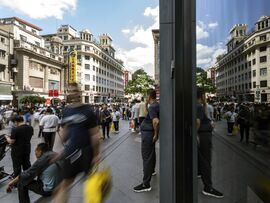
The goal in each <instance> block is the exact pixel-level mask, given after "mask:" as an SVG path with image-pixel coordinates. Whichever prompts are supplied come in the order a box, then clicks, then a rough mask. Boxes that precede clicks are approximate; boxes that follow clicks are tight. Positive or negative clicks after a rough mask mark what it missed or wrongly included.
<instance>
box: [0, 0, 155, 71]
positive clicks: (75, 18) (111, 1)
mask: <svg viewBox="0 0 270 203" xmlns="http://www.w3.org/2000/svg"><path fill="white" fill-rule="evenodd" d="M10 16H17V17H20V18H22V19H24V20H26V21H29V22H31V23H33V24H35V25H37V26H39V27H41V28H42V29H43V31H42V33H41V34H50V33H55V32H56V30H57V28H58V27H59V26H60V25H62V24H70V25H72V26H73V27H74V28H75V29H77V30H82V29H85V28H87V29H89V30H90V31H91V32H92V34H94V36H95V37H98V35H99V34H101V33H108V34H110V35H111V37H112V38H113V45H114V47H115V49H116V51H117V54H116V56H117V57H118V58H121V59H122V60H123V61H124V62H125V65H126V67H127V68H128V69H130V70H133V71H134V70H136V69H138V68H140V67H143V68H144V69H145V70H146V71H147V72H148V73H149V74H151V75H153V73H154V65H153V62H154V42H153V37H152V31H151V30H152V29H158V28H159V7H158V0H136V1H131V0H106V1H98V0H46V1H45V0H23V1H22V0H0V18H1V17H10Z"/></svg>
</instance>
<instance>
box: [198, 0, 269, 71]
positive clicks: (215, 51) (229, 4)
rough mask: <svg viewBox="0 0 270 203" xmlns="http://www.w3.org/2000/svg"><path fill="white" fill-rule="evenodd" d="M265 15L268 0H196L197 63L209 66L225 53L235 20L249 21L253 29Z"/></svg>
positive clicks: (250, 27)
mask: <svg viewBox="0 0 270 203" xmlns="http://www.w3.org/2000/svg"><path fill="white" fill-rule="evenodd" d="M262 15H268V16H270V2H269V0H239V1H238V0H197V25H196V30H197V66H198V67H202V68H205V69H206V68H209V67H210V66H211V65H213V64H214V63H215V61H216V57H217V56H218V55H220V54H223V53H226V50H227V49H226V43H227V42H228V38H229V31H230V29H231V28H232V27H233V26H234V25H235V24H239V23H245V24H247V25H248V31H249V32H250V31H251V29H252V28H254V25H255V23H256V21H258V20H259V18H260V17H261V16H262Z"/></svg>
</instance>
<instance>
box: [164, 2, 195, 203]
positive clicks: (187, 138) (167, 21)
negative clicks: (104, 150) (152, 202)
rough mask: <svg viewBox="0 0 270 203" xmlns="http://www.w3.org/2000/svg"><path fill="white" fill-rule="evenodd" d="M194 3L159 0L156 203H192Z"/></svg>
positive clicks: (193, 200)
mask: <svg viewBox="0 0 270 203" xmlns="http://www.w3.org/2000/svg"><path fill="white" fill-rule="evenodd" d="M195 24H196V22H195V0H160V79H161V87H160V91H161V92H160V93H161V99H160V106H161V110H160V113H161V126H160V127H161V131H160V160H161V161H160V173H161V182H160V189H161V195H160V202H172V203H174V202H175V203H176V202H187V203H191V202H197V197H196V196H197V184H196V183H197V181H196V179H195V177H196V167H197V150H196V149H197V146H196V136H195V134H194V133H195V110H196V106H195V98H196V97H195V94H196V88H195V67H196V36H195V33H196V32H195V28H196V25H195Z"/></svg>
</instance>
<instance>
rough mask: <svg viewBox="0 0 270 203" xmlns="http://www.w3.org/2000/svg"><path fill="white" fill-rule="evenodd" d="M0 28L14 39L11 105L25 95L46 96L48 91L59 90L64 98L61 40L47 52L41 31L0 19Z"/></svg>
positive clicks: (12, 20) (60, 96) (30, 25)
mask: <svg viewBox="0 0 270 203" xmlns="http://www.w3.org/2000/svg"><path fill="white" fill-rule="evenodd" d="M0 29H2V30H5V31H6V32H9V33H12V34H13V36H14V57H13V58H12V61H11V65H12V66H13V67H14V68H13V80H14V89H13V95H14V104H17V103H18V101H19V100H20V99H21V98H22V97H23V96H26V95H38V96H43V97H45V98H48V99H51V98H50V97H48V91H49V90H51V89H54V90H58V92H59V98H60V99H64V69H63V65H64V63H63V53H62V49H63V45H62V40H61V39H53V40H54V41H55V42H54V43H53V44H54V45H55V44H57V45H56V47H55V48H54V50H52V51H49V50H48V49H46V48H45V46H44V44H45V43H44V39H43V38H42V37H41V36H40V35H39V32H40V31H41V28H39V27H37V26H35V25H33V24H31V23H29V22H26V21H24V20H22V19H20V18H17V17H12V18H2V19H0Z"/></svg>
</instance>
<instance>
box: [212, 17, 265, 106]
mask: <svg viewBox="0 0 270 203" xmlns="http://www.w3.org/2000/svg"><path fill="white" fill-rule="evenodd" d="M230 35H231V39H230V40H229V42H228V43H227V53H226V54H224V55H221V56H219V57H218V58H217V62H216V65H215V66H216V86H217V96H218V97H232V96H233V97H236V98H237V99H238V100H239V101H255V102H269V101H270V17H268V16H262V17H261V18H260V19H259V20H258V21H257V22H256V24H255V28H254V29H253V31H252V32H250V33H248V32H247V25H246V24H238V25H235V26H234V27H233V28H232V29H231V31H230Z"/></svg>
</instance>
